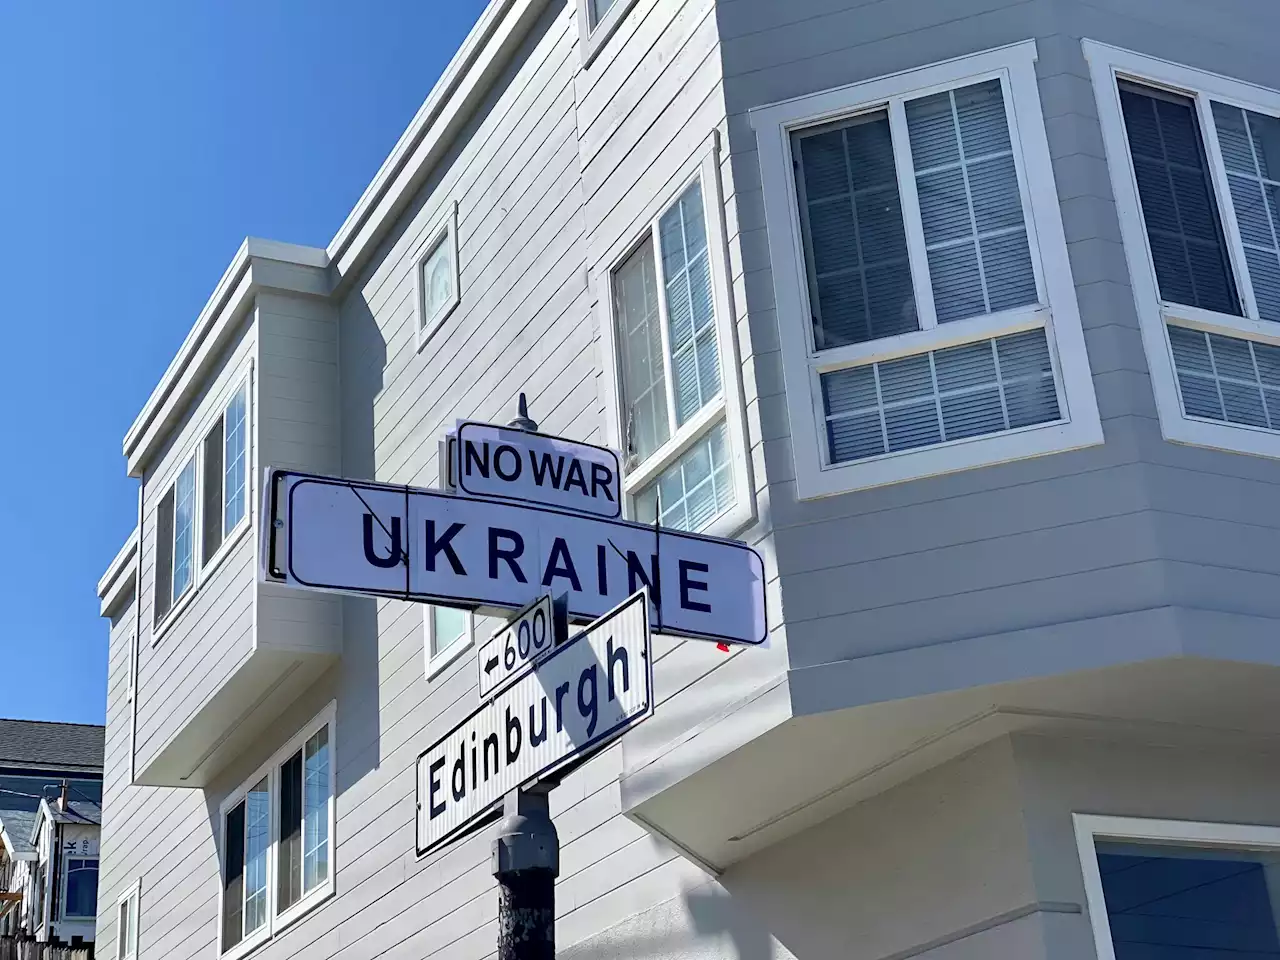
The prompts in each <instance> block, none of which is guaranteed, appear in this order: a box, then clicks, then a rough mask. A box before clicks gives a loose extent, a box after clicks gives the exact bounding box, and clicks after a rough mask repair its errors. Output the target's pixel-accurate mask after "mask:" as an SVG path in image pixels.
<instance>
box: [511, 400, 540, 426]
mask: <svg viewBox="0 0 1280 960" xmlns="http://www.w3.org/2000/svg"><path fill="white" fill-rule="evenodd" d="M507 426H508V427H511V428H512V429H513V430H524V431H527V432H529V433H532V432H534V431H535V430H537V429H538V422H537V421H536V420H533V419H531V418H530V417H529V401H528V400H526V399H525V395H524V393H523V392H522V393H521V394H520V400H519V403H518V405H517V407H516V417H515V419H514V420H512V421H510V422H509V423H508V424H507Z"/></svg>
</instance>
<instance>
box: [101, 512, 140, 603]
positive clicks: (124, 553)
mask: <svg viewBox="0 0 1280 960" xmlns="http://www.w3.org/2000/svg"><path fill="white" fill-rule="evenodd" d="M137 554H138V528H137V527H134V528H133V532H132V533H130V534H129V539H127V540H126V541H125V542H124V546H123V547H121V548H120V552H119V553H117V554H116V555H115V558H114V559H113V560H112V561H111V563H110V564H108V565H107V570H106V573H104V574H103V575H102V579H101V580H99V581H98V600H99V601H100V603H99V610H98V613H99V615H100V616H104V617H105V616H106V615H107V614H108V613H110V612H111V611H112V610H113V609H114V608H115V606H116V604H118V603H119V602H120V600H121V599H122V597H123V594H124V593H125V591H126V590H128V589H129V588H130V587H132V585H133V581H134V576H135V569H136V566H135V564H134V563H133V560H134V558H135V557H136V556H137Z"/></svg>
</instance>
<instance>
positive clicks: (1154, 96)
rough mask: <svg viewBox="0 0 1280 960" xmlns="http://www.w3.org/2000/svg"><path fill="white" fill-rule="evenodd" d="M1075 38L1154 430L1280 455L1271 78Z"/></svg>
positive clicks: (1277, 175)
mask: <svg viewBox="0 0 1280 960" xmlns="http://www.w3.org/2000/svg"><path fill="white" fill-rule="evenodd" d="M1084 45H1085V50H1086V53H1087V54H1088V56H1089V61H1090V66H1091V69H1092V71H1093V76H1094V88H1095V93H1096V95H1097V99H1098V107H1099V116H1100V119H1101V122H1102V129H1103V134H1104V137H1105V138H1106V141H1107V153H1108V156H1109V157H1110V158H1111V161H1112V169H1111V174H1112V182H1113V186H1114V189H1115V194H1116V203H1117V205H1118V208H1119V211H1120V223H1121V229H1122V235H1123V239H1124V243H1125V248H1126V253H1127V255H1128V260H1129V263H1130V267H1131V273H1132V274H1133V281H1134V283H1133V286H1134V294H1135V302H1136V303H1137V306H1138V311H1139V321H1140V323H1141V325H1142V329H1143V337H1144V344H1145V346H1146V349H1147V360H1148V363H1149V366H1150V368H1151V378H1152V386H1153V387H1154V390H1155V395H1156V406H1157V410H1158V412H1159V415H1160V423H1161V427H1162V429H1163V430H1164V433H1165V436H1166V437H1168V438H1169V439H1172V440H1178V441H1182V442H1186V443H1195V444H1200V445H1204V446H1210V447H1216V448H1218V449H1226V450H1236V451H1239V452H1242V453H1253V454H1261V455H1264V456H1271V457H1280V90H1267V89H1263V88H1260V87H1255V86H1253V85H1251V84H1246V83H1242V82H1239V81H1235V80H1231V79H1228V78H1225V77H1220V76H1217V75H1213V74H1206V73H1201V72H1199V71H1196V70H1193V69H1190V68H1188V67H1182V66H1179V65H1176V64H1172V63H1168V62H1166V61H1161V60H1154V59H1150V58H1147V57H1143V56H1140V55H1138V54H1134V53H1131V52H1129V51H1126V50H1118V49H1116V48H1113V47H1109V46H1106V45H1104V44H1099V43H1094V42H1092V41H1087V40H1086V41H1085V43H1084Z"/></svg>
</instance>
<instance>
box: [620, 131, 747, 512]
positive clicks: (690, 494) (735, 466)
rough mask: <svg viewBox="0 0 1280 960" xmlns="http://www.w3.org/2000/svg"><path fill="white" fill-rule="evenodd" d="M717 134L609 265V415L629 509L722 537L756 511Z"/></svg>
mask: <svg viewBox="0 0 1280 960" xmlns="http://www.w3.org/2000/svg"><path fill="white" fill-rule="evenodd" d="M717 143H718V141H717V140H716V139H715V138H713V140H712V144H711V146H710V147H709V148H708V149H707V151H705V153H704V155H702V156H700V157H698V158H696V159H697V160H698V163H697V167H696V174H694V175H692V176H690V177H687V178H685V179H684V180H683V182H682V184H681V187H680V189H679V190H678V192H676V193H675V195H674V196H673V197H671V198H670V199H668V200H667V201H666V202H665V203H663V204H662V205H660V206H659V207H658V209H657V210H656V215H655V216H654V217H653V219H651V220H650V221H648V223H647V225H646V227H645V229H644V230H643V232H642V233H641V235H640V237H639V239H638V240H635V241H633V243H632V244H631V246H629V247H626V248H624V249H623V250H622V252H621V253H620V254H619V256H617V257H616V258H615V259H614V261H613V264H612V266H611V267H610V269H609V270H608V274H607V276H608V282H607V289H606V290H605V291H603V292H604V294H605V296H602V302H603V303H604V304H605V307H606V315H605V316H604V317H603V318H602V321H603V322H602V324H601V326H602V329H603V330H604V331H605V341H606V343H607V344H608V346H609V349H610V350H611V352H612V353H613V354H614V364H613V365H612V367H611V368H610V369H609V370H608V371H607V373H609V374H611V376H610V377H609V378H608V381H609V385H610V386H611V388H612V394H613V397H614V403H613V404H612V407H613V409H611V410H610V411H609V413H610V417H611V421H612V422H614V423H615V424H616V427H615V433H616V435H617V437H618V441H619V445H620V446H621V447H622V449H623V457H624V467H625V469H624V484H623V485H624V491H625V494H626V499H627V500H628V504H629V516H630V517H631V518H632V519H635V520H640V521H642V522H645V523H654V522H657V523H660V524H661V525H663V526H668V527H674V528H677V529H681V530H688V531H694V532H699V531H711V532H715V533H721V534H729V533H732V532H734V531H736V530H737V529H740V528H741V527H742V526H743V525H744V524H745V523H746V522H747V521H748V520H749V519H750V517H751V515H752V513H753V510H754V507H753V502H754V501H753V498H752V491H751V484H750V479H749V473H748V471H747V469H746V459H747V457H746V451H745V434H744V430H743V423H742V420H743V417H742V409H741V405H742V401H741V387H740V385H739V382H738V371H737V364H736V360H735V356H736V354H735V351H734V344H733V337H734V335H735V331H734V328H733V324H732V321H731V318H730V308H729V304H728V299H729V297H728V281H727V268H726V264H725V259H724V233H723V226H722V221H721V201H720V188H719V176H718V163H719V152H718V147H717Z"/></svg>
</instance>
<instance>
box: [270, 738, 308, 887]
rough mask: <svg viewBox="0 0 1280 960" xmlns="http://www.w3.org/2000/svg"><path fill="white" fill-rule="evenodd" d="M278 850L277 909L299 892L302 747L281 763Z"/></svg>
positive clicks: (300, 874) (300, 869)
mask: <svg viewBox="0 0 1280 960" xmlns="http://www.w3.org/2000/svg"><path fill="white" fill-rule="evenodd" d="M279 809H280V853H279V866H278V869H277V874H278V876H277V877H276V899H277V900H278V901H279V902H278V907H277V909H279V910H287V909H288V908H289V907H291V906H293V905H294V904H295V903H297V902H298V899H299V898H300V897H301V896H302V751H301V750H299V751H298V752H297V753H295V754H294V755H293V756H292V757H290V758H289V759H288V760H286V761H285V762H284V763H282V764H281V765H280V802H279Z"/></svg>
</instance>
